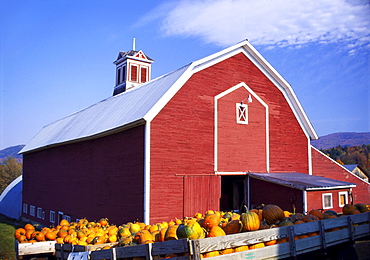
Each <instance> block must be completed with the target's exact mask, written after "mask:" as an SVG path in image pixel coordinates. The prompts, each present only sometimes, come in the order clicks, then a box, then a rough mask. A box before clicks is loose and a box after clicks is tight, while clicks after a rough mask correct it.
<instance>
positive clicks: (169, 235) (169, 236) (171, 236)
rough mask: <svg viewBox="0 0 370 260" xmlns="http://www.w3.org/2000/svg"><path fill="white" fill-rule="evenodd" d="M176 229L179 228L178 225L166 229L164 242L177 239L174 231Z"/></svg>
mask: <svg viewBox="0 0 370 260" xmlns="http://www.w3.org/2000/svg"><path fill="white" fill-rule="evenodd" d="M178 227H179V226H178V225H173V226H170V227H168V228H167V230H166V233H165V235H164V241H168V240H177V239H178V238H177V234H176V231H177V228H178Z"/></svg>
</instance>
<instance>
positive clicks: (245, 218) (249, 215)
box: [240, 206, 261, 231]
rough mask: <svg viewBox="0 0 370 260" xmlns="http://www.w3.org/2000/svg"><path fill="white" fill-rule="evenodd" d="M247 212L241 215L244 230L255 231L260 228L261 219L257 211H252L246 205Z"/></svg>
mask: <svg viewBox="0 0 370 260" xmlns="http://www.w3.org/2000/svg"><path fill="white" fill-rule="evenodd" d="M245 208H246V212H245V213H242V215H241V216H240V221H241V222H242V225H243V230H244V231H255V230H258V229H259V228H260V224H261V221H260V219H259V217H258V215H257V214H256V213H255V212H250V211H249V210H248V208H247V207H246V206H245Z"/></svg>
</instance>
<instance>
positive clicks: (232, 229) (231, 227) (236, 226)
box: [224, 219, 243, 235]
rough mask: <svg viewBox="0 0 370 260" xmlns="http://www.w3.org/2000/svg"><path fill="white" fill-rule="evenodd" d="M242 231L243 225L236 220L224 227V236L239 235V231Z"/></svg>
mask: <svg viewBox="0 0 370 260" xmlns="http://www.w3.org/2000/svg"><path fill="white" fill-rule="evenodd" d="M242 229H243V225H242V223H241V222H240V220H237V219H234V220H231V221H230V222H228V223H227V224H226V226H225V227H224V231H225V233H226V235H229V234H236V233H239V232H240V231H242Z"/></svg>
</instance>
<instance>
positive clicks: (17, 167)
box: [0, 156, 22, 194]
mask: <svg viewBox="0 0 370 260" xmlns="http://www.w3.org/2000/svg"><path fill="white" fill-rule="evenodd" d="M21 174H22V163H20V162H18V161H17V159H15V158H14V157H12V156H9V157H7V158H6V159H5V160H3V161H2V162H1V164H0V194H1V193H2V192H3V191H4V190H5V188H6V187H7V186H8V185H9V184H10V183H11V182H12V181H13V180H15V179H16V178H17V177H18V176H20V175H21Z"/></svg>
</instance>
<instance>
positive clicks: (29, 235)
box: [26, 229, 35, 240]
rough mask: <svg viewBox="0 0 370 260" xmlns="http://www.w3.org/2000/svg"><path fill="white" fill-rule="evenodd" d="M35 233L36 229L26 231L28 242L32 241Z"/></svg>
mask: <svg viewBox="0 0 370 260" xmlns="http://www.w3.org/2000/svg"><path fill="white" fill-rule="evenodd" d="M34 232H35V230H34V229H28V230H27V231H26V238H27V239H28V240H30V239H31V238H32V234H33V233H34Z"/></svg>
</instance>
